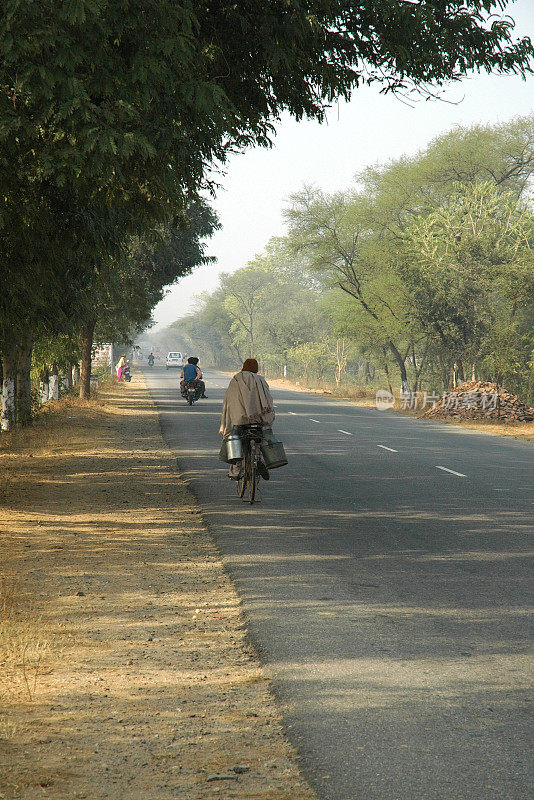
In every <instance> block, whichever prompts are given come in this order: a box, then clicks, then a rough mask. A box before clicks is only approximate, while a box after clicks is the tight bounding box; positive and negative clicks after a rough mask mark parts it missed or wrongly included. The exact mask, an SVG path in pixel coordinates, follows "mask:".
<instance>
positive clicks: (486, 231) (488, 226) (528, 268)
mask: <svg viewBox="0 0 534 800" xmlns="http://www.w3.org/2000/svg"><path fill="white" fill-rule="evenodd" d="M533 244H534V215H533V214H532V211H531V210H530V208H529V207H528V206H526V205H525V204H524V203H522V202H521V201H520V200H518V199H517V198H516V197H514V195H513V194H512V193H509V192H499V191H498V189H497V187H496V186H495V184H494V183H475V184H473V185H462V184H459V185H458V186H457V193H456V196H454V197H452V198H451V199H450V200H449V202H448V203H447V204H445V205H443V206H442V207H441V208H438V209H437V210H436V211H435V212H434V213H432V214H430V215H424V216H423V215H422V216H420V217H417V218H416V219H415V220H414V221H413V222H412V223H411V225H410V226H408V228H407V230H406V238H405V246H404V255H405V258H404V260H403V261H402V262H401V266H400V270H401V273H402V276H403V278H404V280H405V281H406V284H407V285H408V287H409V289H410V292H411V295H412V297H413V300H414V302H413V305H412V311H411V315H412V317H413V318H414V319H416V320H417V322H418V324H419V325H420V326H421V327H423V328H424V329H425V330H426V331H427V332H428V333H429V335H430V336H431V337H432V338H433V339H434V340H435V341H436V343H437V344H438V345H440V346H441V351H442V353H443V358H444V359H445V367H446V371H447V373H448V374H451V372H452V369H453V365H454V364H457V365H458V368H459V374H460V378H461V379H462V380H463V379H465V376H466V375H465V373H466V370H465V365H466V364H468V363H470V364H475V363H480V361H481V360H482V359H484V358H485V359H486V362H488V360H491V359H493V361H494V363H495V372H494V375H495V376H496V377H497V378H501V377H502V375H503V374H504V373H505V371H506V370H505V369H504V367H503V361H504V362H506V359H507V356H506V353H508V356H510V354H511V352H512V350H511V348H510V344H509V343H508V344H506V342H510V341H512V342H513V341H514V339H515V338H516V332H515V330H514V329H515V325H516V321H518V320H519V317H520V315H518V312H519V310H520V309H521V308H528V307H530V308H532V306H533V303H534V268H533V267H534V256H533V250H532V245H533ZM505 332H506V336H505V335H504V334H505ZM517 336H518V338H519V334H517ZM531 341H532V340H531ZM512 349H513V348H512ZM509 361H510V367H511V366H512V363H513V359H509ZM498 364H499V365H500V366H497V365H498Z"/></svg>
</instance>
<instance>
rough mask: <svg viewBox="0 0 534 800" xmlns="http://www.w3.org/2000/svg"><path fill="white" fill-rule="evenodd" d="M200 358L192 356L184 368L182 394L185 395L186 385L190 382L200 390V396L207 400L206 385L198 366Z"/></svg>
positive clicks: (181, 385) (181, 381)
mask: <svg viewBox="0 0 534 800" xmlns="http://www.w3.org/2000/svg"><path fill="white" fill-rule="evenodd" d="M198 361H199V360H198V358H196V357H195V356H190V357H189V358H188V359H187V364H186V365H185V367H183V368H182V377H181V380H180V392H181V393H182V394H183V393H184V389H185V384H186V383H189V382H190V381H194V382H195V383H196V385H197V386H198V388H199V389H200V396H201V397H203V398H204V399H205V400H207V399H208V397H207V395H206V384H205V383H204V381H203V380H202V372H201V371H200V367H199V366H198Z"/></svg>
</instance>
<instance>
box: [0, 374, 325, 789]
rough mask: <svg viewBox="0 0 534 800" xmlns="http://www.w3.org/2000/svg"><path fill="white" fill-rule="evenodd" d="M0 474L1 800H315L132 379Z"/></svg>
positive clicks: (15, 439)
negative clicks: (37, 799) (220, 799)
mask: <svg viewBox="0 0 534 800" xmlns="http://www.w3.org/2000/svg"><path fill="white" fill-rule="evenodd" d="M0 475H1V476H2V477H1V478H0V536H1V544H0V546H1V553H2V555H1V561H0V577H1V580H2V584H1V588H2V605H1V606H0V642H1V643H0V660H1V662H2V663H1V664H0V676H1V677H0V708H1V711H0V798H2V800H35V798H41V797H43V798H54V800H74V798H77V799H80V800H81V799H82V798H83V799H84V800H103V799H104V798H111V800H122V799H124V800H126V798H127V799H128V800H167V799H169V800H170V798H173V800H176V798H184V800H207V798H215V797H224V798H247V799H249V798H250V799H251V800H252V798H257V799H258V800H260V799H261V800H313V798H314V797H315V795H313V793H312V792H311V790H310V789H309V788H308V787H307V785H306V784H305V782H304V781H303V779H302V777H301V776H300V774H299V771H298V768H297V766H296V754H295V752H294V751H293V750H292V748H291V747H290V745H289V744H288V743H287V741H286V740H285V738H284V736H283V733H282V728H281V725H280V719H279V715H278V712H277V710H276V707H275V704H274V701H273V699H272V696H271V694H270V691H269V677H268V675H267V674H266V673H265V671H264V670H263V669H262V668H261V666H260V664H259V661H258V659H257V657H256V655H255V653H254V652H253V651H252V650H251V648H250V647H249V645H248V644H247V642H246V638H245V635H246V630H245V623H244V619H243V616H242V613H241V610H240V604H239V599H238V597H237V595H236V592H235V589H234V587H233V585H232V583H231V582H230V580H229V578H228V576H227V574H226V573H225V571H224V569H223V566H222V563H221V559H220V556H219V553H218V551H217V549H216V547H215V546H214V543H213V541H212V539H211V538H210V536H209V534H208V532H207V531H206V528H205V527H204V524H203V521H202V517H201V515H200V513H199V509H198V507H197V505H196V503H195V500H194V498H193V496H192V495H191V493H190V491H189V490H188V488H187V486H186V485H185V483H184V482H183V481H182V480H181V479H180V476H179V474H178V473H177V468H176V462H175V459H174V457H173V456H172V454H171V453H170V452H169V451H168V450H167V449H166V448H165V446H164V443H163V441H162V439H161V436H160V433H159V427H158V422H157V415H156V413H155V410H154V407H153V405H152V403H151V401H150V399H149V396H148V393H147V391H146V389H145V387H144V384H143V382H142V380H141V379H140V378H139V377H136V378H134V380H132V383H131V384H124V385H122V384H120V385H116V384H115V385H111V386H109V387H105V388H104V390H102V391H101V392H100V394H99V397H98V399H97V400H95V401H91V402H90V403H81V402H80V401H78V400H75V399H67V400H64V401H61V402H60V403H59V404H57V405H56V406H55V407H54V408H53V409H52V408H51V409H48V410H47V411H46V412H45V413H44V414H43V415H42V417H41V418H40V419H39V420H38V421H37V423H36V424H35V426H34V427H33V429H31V430H30V431H23V432H15V433H13V434H10V435H9V436H5V437H3V438H2V440H1V442H0Z"/></svg>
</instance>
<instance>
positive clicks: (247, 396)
mask: <svg viewBox="0 0 534 800" xmlns="http://www.w3.org/2000/svg"><path fill="white" fill-rule="evenodd" d="M273 421H274V403H273V398H272V396H271V392H270V391H269V385H268V383H267V381H266V380H265V378H263V377H262V376H261V375H258V362H257V361H256V359H255V358H247V359H246V361H245V362H244V364H243V366H242V368H241V371H240V372H238V373H237V374H236V375H234V377H233V378H232V380H231V381H230V383H229V385H228V389H227V390H226V394H225V396H224V403H223V409H222V414H221V426H220V428H219V433H222V435H223V436H227V435H228V434H229V433H236V434H238V435H239V434H241V433H242V430H243V427H244V426H246V425H251V424H253V423H257V424H259V425H271V424H272V423H273ZM258 470H259V473H260V475H261V476H262V478H263V479H264V480H269V470H268V469H267V467H266V466H265V464H264V463H263V461H262V459H261V458H260V460H259V463H258ZM240 474H241V462H240V461H238V462H237V463H236V464H231V465H230V471H229V472H228V477H229V478H233V479H234V480H237V479H238V478H239V476H240Z"/></svg>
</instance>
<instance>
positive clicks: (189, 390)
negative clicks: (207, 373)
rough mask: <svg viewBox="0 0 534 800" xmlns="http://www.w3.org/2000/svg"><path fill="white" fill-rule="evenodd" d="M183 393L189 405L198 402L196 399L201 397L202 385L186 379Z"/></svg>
mask: <svg viewBox="0 0 534 800" xmlns="http://www.w3.org/2000/svg"><path fill="white" fill-rule="evenodd" d="M181 394H182V397H185V399H186V400H187V405H188V406H192V405H193V403H196V401H197V400H199V399H200V395H201V391H200V386H199V385H198V383H197V381H186V382H185V383H184V388H183V389H182V392H181Z"/></svg>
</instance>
